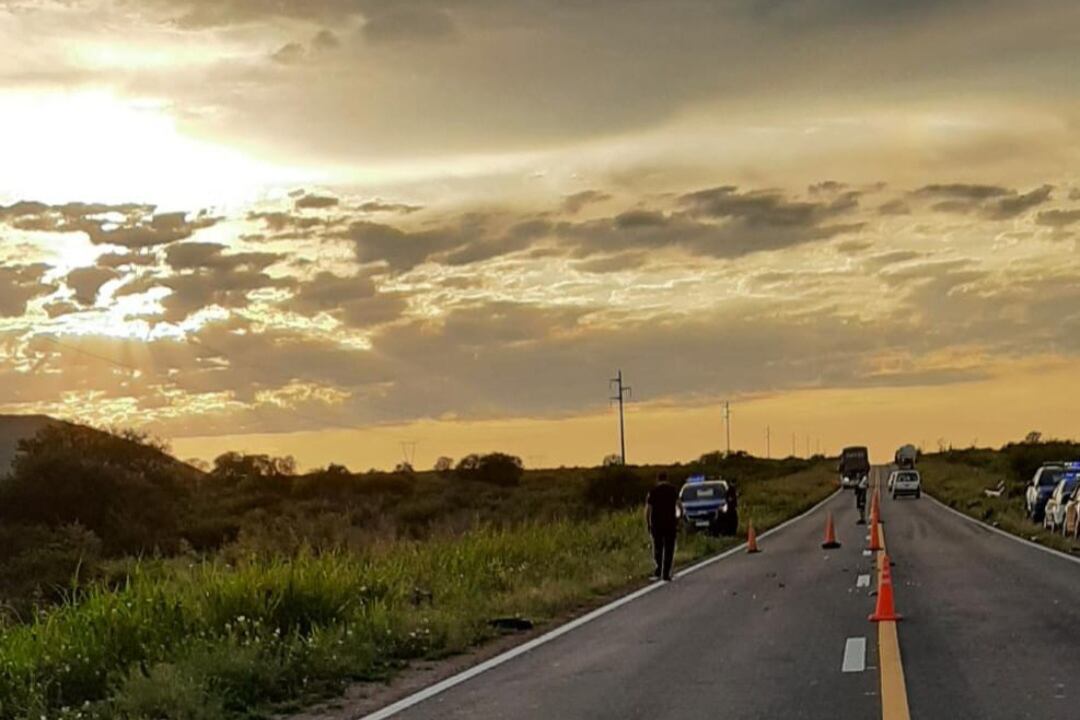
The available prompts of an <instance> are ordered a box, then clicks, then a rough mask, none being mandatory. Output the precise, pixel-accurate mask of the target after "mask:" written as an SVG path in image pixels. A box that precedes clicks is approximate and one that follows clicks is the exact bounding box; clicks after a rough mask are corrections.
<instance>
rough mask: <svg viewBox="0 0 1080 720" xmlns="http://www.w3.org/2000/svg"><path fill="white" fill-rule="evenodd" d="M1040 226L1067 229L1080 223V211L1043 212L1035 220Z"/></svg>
mask: <svg viewBox="0 0 1080 720" xmlns="http://www.w3.org/2000/svg"><path fill="white" fill-rule="evenodd" d="M1035 222H1037V223H1039V224H1040V225H1045V226H1047V227H1053V228H1065V227H1069V226H1070V225H1073V224H1075V223H1076V222H1080V209H1073V210H1043V211H1042V212H1040V213H1039V214H1038V215H1037V216H1036V219H1035Z"/></svg>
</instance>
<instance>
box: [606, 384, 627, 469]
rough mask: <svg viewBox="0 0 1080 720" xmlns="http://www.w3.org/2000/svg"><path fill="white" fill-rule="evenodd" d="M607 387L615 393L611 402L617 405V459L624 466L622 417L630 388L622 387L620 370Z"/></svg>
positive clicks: (624, 431) (623, 420)
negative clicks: (620, 460)
mask: <svg viewBox="0 0 1080 720" xmlns="http://www.w3.org/2000/svg"><path fill="white" fill-rule="evenodd" d="M608 387H610V388H612V392H614V393H615V394H614V395H612V396H611V400H612V401H615V402H618V403H619V457H620V458H622V464H623V465H625V464H626V421H625V419H624V417H623V404H624V403H625V401H626V399H627V398H629V397H630V388H629V387H628V386H626V385H623V379H622V370H619V372H618V374H617V375H616V376H615V377H613V378H612V379H611V380H610V381H609V383H608Z"/></svg>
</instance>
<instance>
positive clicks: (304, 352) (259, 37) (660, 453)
mask: <svg viewBox="0 0 1080 720" xmlns="http://www.w3.org/2000/svg"><path fill="white" fill-rule="evenodd" d="M1078 31H1080V6H1078V5H1077V4H1076V3H1075V2H1072V1H1071V0H1036V1H1034V2H1031V3H1023V4H1020V3H1015V2H1004V1H1002V2H997V1H989V2H977V1H976V0H952V1H947V0H941V1H935V0H904V1H901V0H801V1H795V0H728V1H726V2H724V1H721V2H716V1H713V0H669V1H668V2H662V3H661V2H647V1H645V0H620V1H619V2H613V1H612V0H591V1H590V2H575V1H573V0H518V1H516V2H496V1H495V0H457V1H456V2H454V1H451V0H443V1H440V0H307V1H306V2H301V1H300V0H0V158H2V163H3V164H2V168H3V169H2V171H0V412H3V413H48V414H52V415H55V416H58V417H64V418H68V419H73V420H78V421H82V422H88V423H93V424H95V425H99V426H107V427H136V428H140V429H143V430H146V431H148V432H151V433H153V434H155V435H157V436H159V437H162V438H164V439H166V440H168V441H169V442H170V443H171V444H172V446H173V448H174V449H175V451H176V452H177V453H178V454H180V455H182V456H184V457H200V458H204V459H210V458H212V457H214V456H215V455H216V454H217V453H219V452H222V451H224V450H227V449H236V450H244V451H249V452H272V453H290V454H294V455H295V456H296V457H297V459H298V460H299V461H300V464H301V465H302V466H304V467H316V466H322V465H326V464H327V463H330V462H339V463H344V464H346V465H348V466H349V467H352V468H354V469H366V468H369V467H388V466H392V465H393V464H395V463H397V462H399V461H401V460H402V459H403V458H406V459H409V460H411V461H412V462H414V463H415V464H416V465H417V466H429V465H430V464H432V463H433V462H434V461H435V459H436V458H437V457H439V456H441V455H447V456H450V457H455V458H456V457H461V456H462V455H464V454H466V453H468V452H473V451H479V452H485V451H491V450H506V451H511V452H514V453H516V454H519V455H520V456H521V457H522V458H523V459H524V460H525V462H526V465H528V466H556V465H561V464H566V465H576V464H595V463H597V462H599V461H600V460H601V458H603V457H604V456H605V455H608V454H609V453H612V452H615V451H616V450H617V448H618V434H617V425H616V423H617V416H616V414H615V411H614V409H613V408H612V406H611V403H610V401H609V396H610V389H609V386H608V380H609V379H610V378H611V377H613V376H614V374H615V373H616V371H617V370H620V369H621V370H622V371H623V373H624V375H625V377H626V379H627V382H628V384H629V385H630V386H632V388H633V394H632V397H631V399H630V403H629V405H628V408H627V416H626V417H627V445H628V460H629V461H630V462H661V461H669V460H687V459H691V458H693V457H696V456H697V455H699V454H701V453H703V452H706V451H710V450H715V449H718V448H719V449H722V448H724V447H725V443H726V428H725V426H724V420H723V414H722V411H721V403H722V402H723V401H730V402H731V407H732V414H731V428H730V429H731V437H732V446H733V449H745V450H748V451H750V452H753V453H756V454H765V453H766V452H768V453H770V454H772V455H773V456H777V455H786V454H790V453H792V452H794V453H795V454H799V455H804V454H806V453H807V452H816V451H817V450H818V449H819V448H820V449H821V450H822V451H825V452H833V453H835V452H836V451H837V450H838V449H839V448H840V447H842V446H843V445H847V444H868V445H870V447H871V452H872V455H874V456H876V457H884V456H886V455H890V454H891V452H892V450H893V449H894V448H895V447H896V446H897V445H899V444H902V443H906V442H914V443H917V444H921V445H923V446H924V447H925V448H927V449H934V448H936V447H938V446H947V445H954V446H967V445H970V444H983V445H997V444H1001V443H1004V442H1006V441H1009V440H1013V439H1018V438H1020V437H1022V436H1023V435H1024V434H1026V433H1027V432H1028V431H1029V430H1039V431H1041V432H1043V433H1044V434H1045V435H1048V436H1059V437H1076V436H1078V435H1080V420H1078V419H1077V413H1076V412H1075V410H1074V406H1075V404H1076V402H1077V398H1080V393H1078V392H1077V391H1078V390H1080V379H1078V378H1080V255H1078V253H1077V250H1078V240H1077V238H1078V236H1077V231H1078V230H1080V172H1078V170H1077V169H1078V168H1080V75H1078V73H1077V63H1076V51H1075V38H1076V36H1077V32H1078ZM767 437H768V440H767V439H766V438H767Z"/></svg>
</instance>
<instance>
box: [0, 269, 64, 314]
mask: <svg viewBox="0 0 1080 720" xmlns="http://www.w3.org/2000/svg"><path fill="white" fill-rule="evenodd" d="M48 269H49V268H48V267H47V266H46V265H40V264H38V265H0V317H19V316H20V315H23V314H24V313H25V312H26V306H27V304H28V303H29V302H30V301H31V300H33V299H34V298H38V297H42V296H44V295H48V294H50V293H52V292H54V291H55V290H56V286H55V285H53V284H51V283H45V282H43V281H42V278H43V277H44V275H45V273H46V271H47V270H48Z"/></svg>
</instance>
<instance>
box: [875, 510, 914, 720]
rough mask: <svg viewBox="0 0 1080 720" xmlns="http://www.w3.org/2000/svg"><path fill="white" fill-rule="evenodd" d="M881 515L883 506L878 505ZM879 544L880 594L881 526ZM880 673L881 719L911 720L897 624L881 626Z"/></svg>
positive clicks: (882, 554) (881, 571) (890, 623)
mask: <svg viewBox="0 0 1080 720" xmlns="http://www.w3.org/2000/svg"><path fill="white" fill-rule="evenodd" d="M878 514H879V515H880V514H881V506H880V505H879V506H878ZM878 542H879V543H881V552H879V553H878V556H877V566H878V592H881V575H882V573H884V572H885V555H886V550H885V548H886V545H885V531H884V530H883V529H882V527H881V525H880V523H879V524H878ZM877 625H878V672H879V673H880V674H881V719H882V720H911V712H910V710H909V709H908V697H907V683H906V682H905V680H904V661H903V658H901V657H900V638H899V636H898V635H897V632H896V623H895V622H892V621H884V622H879V623H878V624H877Z"/></svg>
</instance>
